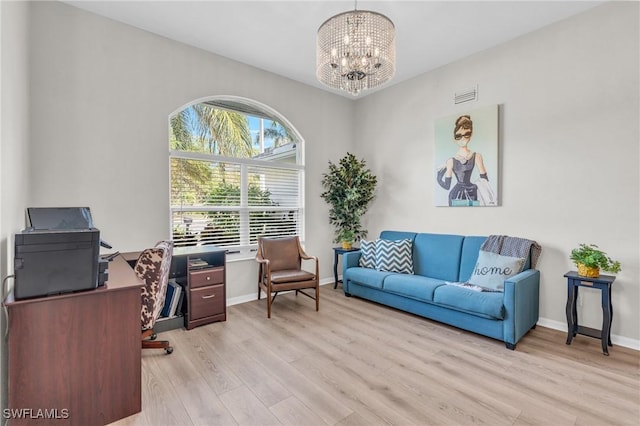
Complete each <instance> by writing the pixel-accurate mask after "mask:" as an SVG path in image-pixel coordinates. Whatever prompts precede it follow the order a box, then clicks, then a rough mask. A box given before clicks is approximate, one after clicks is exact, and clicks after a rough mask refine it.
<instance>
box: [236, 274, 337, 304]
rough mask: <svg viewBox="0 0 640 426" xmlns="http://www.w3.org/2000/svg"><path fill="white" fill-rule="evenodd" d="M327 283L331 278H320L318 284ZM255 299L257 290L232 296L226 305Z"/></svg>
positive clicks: (331, 282)
mask: <svg viewBox="0 0 640 426" xmlns="http://www.w3.org/2000/svg"><path fill="white" fill-rule="evenodd" d="M327 284H333V278H324V279H321V280H320V285H327ZM287 293H288V292H287ZM283 294H284V292H283ZM257 299H258V292H257V291H256V292H253V293H249V294H243V295H242V296H238V297H232V298H231V299H227V306H232V305H239V304H241V303H247V302H253V301H254V300H257Z"/></svg>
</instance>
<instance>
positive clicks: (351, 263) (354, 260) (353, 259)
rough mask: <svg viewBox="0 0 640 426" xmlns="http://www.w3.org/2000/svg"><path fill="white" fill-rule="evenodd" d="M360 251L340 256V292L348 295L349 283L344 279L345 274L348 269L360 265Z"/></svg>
mask: <svg viewBox="0 0 640 426" xmlns="http://www.w3.org/2000/svg"><path fill="white" fill-rule="evenodd" d="M361 253H362V252H361V251H360V250H355V251H348V252H346V253H343V255H342V290H343V291H344V292H345V293H349V282H348V280H347V279H346V276H347V275H346V272H347V269H349V268H355V267H357V266H359V265H360V254H361Z"/></svg>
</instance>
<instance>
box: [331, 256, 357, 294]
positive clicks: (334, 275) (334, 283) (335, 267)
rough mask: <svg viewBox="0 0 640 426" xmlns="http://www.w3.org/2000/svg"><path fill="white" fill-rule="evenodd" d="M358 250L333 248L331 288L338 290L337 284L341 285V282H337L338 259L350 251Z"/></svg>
mask: <svg viewBox="0 0 640 426" xmlns="http://www.w3.org/2000/svg"><path fill="white" fill-rule="evenodd" d="M356 250H360V249H359V248H356V247H353V248H350V249H343V248H342V247H334V248H333V278H334V281H333V288H334V289H336V288H338V283H341V282H342V280H338V257H340V256H342V255H343V254H345V253H349V252H350V251H356Z"/></svg>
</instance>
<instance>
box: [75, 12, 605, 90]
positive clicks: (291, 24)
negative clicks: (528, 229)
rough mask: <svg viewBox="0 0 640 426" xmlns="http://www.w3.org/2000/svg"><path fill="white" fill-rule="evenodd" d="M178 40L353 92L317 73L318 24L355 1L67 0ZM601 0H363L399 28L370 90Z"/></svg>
mask: <svg viewBox="0 0 640 426" xmlns="http://www.w3.org/2000/svg"><path fill="white" fill-rule="evenodd" d="M64 3H67V4H69V5H72V6H75V7H78V8H81V9H84V10H87V11H90V12H92V13H96V14H98V15H102V16H105V17H108V18H111V19H114V20H116V21H120V22H124V23H126V24H129V25H132V26H134V27H138V28H141V29H143V30H146V31H149V32H152V33H155V34H158V35H161V36H164V37H167V38H169V39H173V40H177V41H179V42H182V43H185V44H188V45H191V46H195V47H198V48H200V49H204V50H207V51H209V52H213V53H216V54H218V55H222V56H225V57H227V58H231V59H234V60H236V61H239V62H243V63H246V64H249V65H251V66H254V67H257V68H261V69H263V70H266V71H270V72H273V73H275V74H279V75H282V76H284V77H288V78H291V79H293V80H296V81H299V82H302V83H305V84H308V85H311V86H315V87H318V88H322V89H324V90H327V91H330V92H333V93H337V94H342V95H344V96H348V97H351V96H350V95H348V94H347V93H345V92H341V91H336V90H333V89H330V88H327V87H325V86H323V85H322V84H320V83H319V82H318V81H317V80H316V77H315V61H316V56H315V43H316V32H317V30H318V27H319V26H320V25H321V24H322V23H323V22H324V21H325V20H326V19H328V18H329V17H331V16H333V15H335V14H338V13H341V12H345V11H347V10H351V9H353V8H354V2H353V1H344V0H341V1H337V0H333V1H307V0H298V1H291V0H289V1H272V0H260V1H244V0H235V1H230V0H226V1H149V0H146V1H64ZM601 3H603V1H589V2H583V1H573V0H569V1H515V0H514V1H451V0H450V1H428V0H423V1H416V0H413V1H389V0H387V1H381V0H371V1H359V2H358V9H361V10H373V11H376V12H379V13H382V14H384V15H386V16H387V17H389V18H390V19H391V20H392V21H393V22H394V24H395V26H396V56H397V70H396V75H395V77H394V78H393V79H392V80H391V81H390V82H389V83H387V84H386V85H383V86H381V87H379V88H377V89H373V90H370V91H367V92H364V93H362V94H361V95H360V96H361V97H362V96H363V95H366V94H368V93H373V92H375V91H376V90H380V89H383V88H385V87H388V86H389V85H392V84H397V83H399V82H401V81H404V80H407V79H410V78H412V77H415V76H417V75H419V74H422V73H425V72H427V71H430V70H433V69H436V68H438V67H441V66H443V65H446V64H448V63H451V62H454V61H456V60H458V59H461V58H464V57H466V56H469V55H472V54H474V53H476V52H480V51H483V50H485V49H488V48H490V47H493V46H496V45H499V44H501V43H504V42H506V41H508V40H511V39H514V38H516V37H518V36H520V35H523V34H526V33H529V32H532V31H535V30H537V29H539V28H542V27H544V26H546V25H549V24H551V23H553V22H557V21H560V20H562V19H565V18H568V17H570V16H572V15H576V14H578V13H581V12H583V11H585V10H587V9H590V8H592V7H594V6H597V5H598V4H601Z"/></svg>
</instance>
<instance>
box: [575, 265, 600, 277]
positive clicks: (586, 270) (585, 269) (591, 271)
mask: <svg viewBox="0 0 640 426" xmlns="http://www.w3.org/2000/svg"><path fill="white" fill-rule="evenodd" d="M578 275H580V276H581V277H588V278H598V277H599V276H600V268H590V267H589V266H585V265H583V264H582V263H578Z"/></svg>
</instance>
